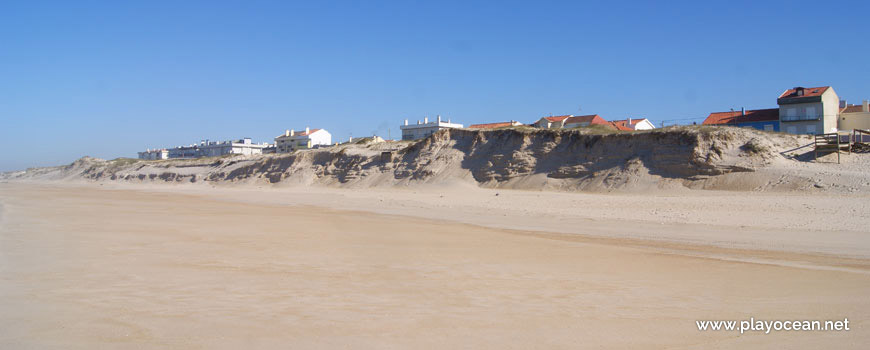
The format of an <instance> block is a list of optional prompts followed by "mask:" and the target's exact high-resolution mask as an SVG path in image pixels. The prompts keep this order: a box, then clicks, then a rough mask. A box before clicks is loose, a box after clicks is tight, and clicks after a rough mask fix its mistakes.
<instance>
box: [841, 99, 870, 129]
mask: <svg viewBox="0 0 870 350" xmlns="http://www.w3.org/2000/svg"><path fill="white" fill-rule="evenodd" d="M841 107H842V109H840V120H839V121H838V123H837V127H838V128H840V130H844V131H850V130H854V129H862V130H870V104H868V101H867V100H864V102H863V103H862V104H860V105H850V104H847V103H846V101H842V103H841Z"/></svg>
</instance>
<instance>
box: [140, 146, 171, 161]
mask: <svg viewBox="0 0 870 350" xmlns="http://www.w3.org/2000/svg"><path fill="white" fill-rule="evenodd" d="M139 159H146V160H160V159H169V151H168V150H167V149H165V148H163V149H148V150H145V152H139Z"/></svg>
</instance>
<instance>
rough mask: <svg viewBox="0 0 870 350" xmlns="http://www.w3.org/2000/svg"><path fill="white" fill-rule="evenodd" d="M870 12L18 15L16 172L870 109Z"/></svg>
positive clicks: (749, 6) (149, 8) (861, 6)
mask: <svg viewBox="0 0 870 350" xmlns="http://www.w3.org/2000/svg"><path fill="white" fill-rule="evenodd" d="M867 13H870V2H867V1H853V2H819V1H812V2H801V1H789V2H767V1H747V2H741V1H727V2H715V3H713V2H711V3H708V2H704V1H671V2H655V3H646V2H637V3H636V2H619V1H610V2H596V3H593V4H588V3H583V2H577V1H564V2H561V1H543V2H540V1H536V2H532V1H522V2H519V1H518V2H512V1H493V2H473V1H456V2H453V1H437V2H429V3H423V4H416V3H412V2H409V1H386V2H374V1H372V2H366V1H359V2H326V1H312V2H291V1H139V2H137V1H57V2H51V1H4V2H0V147H2V149H4V150H6V152H3V153H2V155H0V171H5V170H14V169H23V168H26V167H30V166H43V165H57V164H66V163H69V162H71V161H73V160H75V159H77V158H79V157H81V156H84V155H90V156H95V157H101V158H109V159H111V158H115V157H135V156H136V153H135V152H136V151H138V150H142V149H145V148H148V147H151V148H155V147H167V146H175V145H179V144H189V143H194V142H197V141H199V140H201V139H211V140H218V139H232V138H239V137H243V136H248V137H253V138H254V140H255V141H256V142H263V141H269V140H271V138H272V137H274V136H276V135H278V134H280V133H281V132H282V131H283V130H284V129H289V128H295V129H301V128H304V127H305V126H310V127H312V128H314V127H322V128H326V129H327V130H329V131H331V132H332V134H333V139H334V140H335V139H346V138H347V137H348V136H350V135H351V134H352V135H353V136H367V135H371V134H372V133H373V132H374V133H377V134H378V135H381V136H387V133H388V129H389V130H390V132H391V135H392V136H393V137H394V138H395V137H396V136H397V135H398V134H399V129H398V125H399V124H400V123H401V121H402V120H403V119H405V118H409V119H412V120H414V119H422V117H423V116H430V117H432V116H435V115H437V114H441V115H442V116H445V117H449V118H451V119H452V120H454V121H456V122H460V123H464V124H466V125H467V124H472V123H478V122H493V121H505V120H511V119H513V120H519V121H522V122H531V121H534V120H536V119H538V118H539V117H541V116H545V115H549V114H575V115H576V114H600V115H602V116H603V117H604V118H606V119H623V118H625V117H628V116H631V117H648V118H650V119H652V120H653V121H654V122H656V123H658V122H660V121H662V120H666V119H680V118H703V117H705V116H706V115H707V114H708V113H709V112H712V111H726V110H728V109H729V108H735V109H739V108H740V107H746V108H766V107H775V106H776V97H777V96H778V94H779V93H780V92H782V91H783V90H785V89H786V88H790V87H793V86H797V85H802V86H820V85H831V86H833V87H834V88H835V90H836V91H837V93H838V94H839V95H840V96H841V98H845V99H847V100H849V101H850V102H860V100H861V99H865V98H870V86H868V84H866V83H865V82H867V81H868V80H870V79H868V78H870V69H868V63H867V62H870V61H868V57H870V47H868V45H867V40H868V38H870V26H868V25H867V24H866V21H865V18H867Z"/></svg>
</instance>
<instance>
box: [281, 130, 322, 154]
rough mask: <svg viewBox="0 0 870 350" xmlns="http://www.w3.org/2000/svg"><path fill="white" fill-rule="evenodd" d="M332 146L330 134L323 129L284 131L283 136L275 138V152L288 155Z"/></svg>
mask: <svg viewBox="0 0 870 350" xmlns="http://www.w3.org/2000/svg"><path fill="white" fill-rule="evenodd" d="M331 144H332V134H330V133H329V131H326V130H324V129H313V130H312V129H309V128H307V127H306V128H305V132H296V131H295V130H286V131H284V135H280V136H277V137H275V151H276V152H277V153H289V152H293V151H295V150H298V149H308V148H316V147H320V146H329V145H331Z"/></svg>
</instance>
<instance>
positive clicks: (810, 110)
mask: <svg viewBox="0 0 870 350" xmlns="http://www.w3.org/2000/svg"><path fill="white" fill-rule="evenodd" d="M815 118H816V107H807V119H815Z"/></svg>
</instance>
